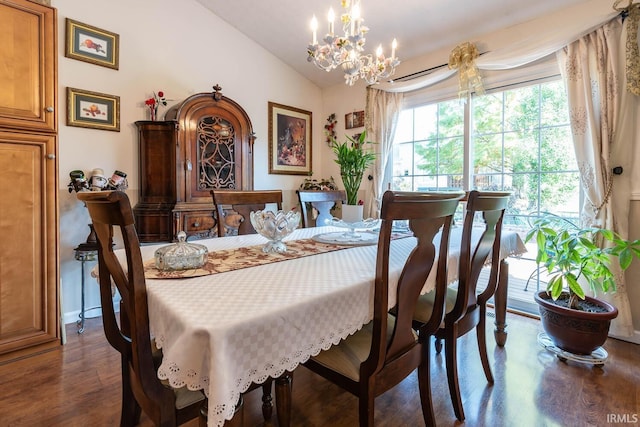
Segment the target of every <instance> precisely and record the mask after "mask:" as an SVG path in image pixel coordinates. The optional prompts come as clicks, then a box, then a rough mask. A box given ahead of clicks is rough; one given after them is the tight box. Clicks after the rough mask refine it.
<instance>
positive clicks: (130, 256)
mask: <svg viewBox="0 0 640 427" xmlns="http://www.w3.org/2000/svg"><path fill="white" fill-rule="evenodd" d="M78 199H79V200H81V201H83V202H84V203H85V204H86V206H87V209H88V210H89V215H91V220H92V221H93V228H94V229H95V232H96V235H97V240H98V268H99V281H100V299H101V303H102V304H101V305H102V321H103V327H104V332H105V335H106V337H107V340H108V341H109V343H110V344H111V346H112V347H113V348H115V349H116V350H118V352H120V355H121V369H122V413H121V417H120V425H121V426H134V425H137V424H138V423H139V421H140V413H141V412H140V411H141V410H143V411H144V412H145V414H146V415H147V416H148V417H149V418H150V419H151V420H152V421H153V422H154V423H155V425H162V426H177V425H180V424H183V423H185V422H187V421H189V420H191V419H193V418H196V417H198V416H199V415H200V407H201V406H202V405H203V404H204V403H205V396H204V394H203V393H202V391H190V390H188V389H187V388H186V387H182V388H178V389H176V388H172V387H170V386H169V385H168V384H167V383H165V382H163V381H161V380H160V379H158V375H157V369H158V367H159V366H160V362H161V361H162V354H161V351H160V350H157V349H156V348H155V345H154V344H153V341H152V339H151V335H150V331H149V313H148V307H147V289H146V284H145V278H144V267H143V261H142V257H141V254H140V243H139V241H138V236H137V234H136V230H135V227H134V220H133V213H132V211H131V205H130V203H129V198H128V197H127V195H126V194H125V193H123V192H120V191H113V192H102V191H101V192H79V193H78ZM114 228H115V229H119V231H120V234H121V235H122V240H123V242H124V250H125V253H126V258H127V269H126V271H125V270H124V269H123V268H122V266H121V264H120V261H119V260H118V258H117V257H116V255H115V254H114V251H113V237H114ZM112 283H113V285H115V287H116V288H117V289H118V292H119V293H120V296H121V302H120V322H118V320H117V316H116V312H115V309H114V305H113V300H112ZM203 422H205V421H203V420H201V424H202V423H203ZM203 425H204V424H203Z"/></svg>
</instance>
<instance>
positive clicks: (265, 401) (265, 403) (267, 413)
mask: <svg viewBox="0 0 640 427" xmlns="http://www.w3.org/2000/svg"><path fill="white" fill-rule="evenodd" d="M272 384H273V380H272V379H271V378H268V379H267V380H266V381H265V382H264V383H263V384H262V417H263V418H264V420H265V421H269V420H270V419H271V416H272V415H273V398H272V397H271V385H272Z"/></svg>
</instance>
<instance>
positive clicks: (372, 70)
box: [307, 0, 400, 86]
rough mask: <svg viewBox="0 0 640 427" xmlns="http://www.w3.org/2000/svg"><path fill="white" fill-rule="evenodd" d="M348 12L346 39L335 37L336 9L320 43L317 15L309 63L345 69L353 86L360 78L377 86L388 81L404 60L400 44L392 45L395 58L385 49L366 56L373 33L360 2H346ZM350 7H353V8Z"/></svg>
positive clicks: (344, 20) (344, 26)
mask: <svg viewBox="0 0 640 427" xmlns="http://www.w3.org/2000/svg"><path fill="white" fill-rule="evenodd" d="M342 4H343V7H344V8H345V9H346V12H345V13H343V14H342V15H341V16H340V22H342V31H343V33H344V35H343V36H336V35H335V34H334V20H335V14H334V12H333V8H330V9H329V13H328V15H327V19H328V22H329V32H328V33H327V35H326V36H325V37H324V38H323V39H322V43H318V39H317V29H318V20H317V19H316V17H315V15H314V16H313V18H312V20H311V30H312V42H311V44H310V45H309V46H308V47H307V61H309V62H313V63H314V64H315V65H316V66H317V67H318V68H320V69H322V70H325V71H327V72H328V71H331V70H333V69H335V68H338V67H340V68H342V70H343V72H344V78H345V81H346V83H347V84H348V85H350V86H351V85H353V84H354V83H355V82H356V81H357V80H358V78H362V79H363V80H366V82H367V83H369V84H374V83H377V82H378V80H379V79H385V78H388V77H390V76H391V75H393V73H394V72H395V69H396V67H397V66H398V65H399V64H400V61H399V60H398V58H397V57H396V49H397V47H398V42H397V41H396V39H393V43H392V44H391V56H390V57H388V58H385V56H384V55H383V54H382V47H380V48H379V50H378V51H377V52H376V54H375V60H374V57H373V56H372V55H364V54H363V52H364V45H365V42H366V39H365V35H366V33H367V32H368V31H369V28H367V27H366V26H365V25H363V22H364V20H363V19H362V17H361V16H360V0H353V1H352V2H351V4H349V2H346V1H343V2H342ZM349 6H350V7H349Z"/></svg>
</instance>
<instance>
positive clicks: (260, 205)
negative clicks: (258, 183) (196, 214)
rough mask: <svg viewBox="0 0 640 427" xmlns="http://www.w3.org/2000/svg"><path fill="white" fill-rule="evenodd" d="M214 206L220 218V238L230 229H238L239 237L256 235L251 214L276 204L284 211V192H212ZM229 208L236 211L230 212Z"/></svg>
mask: <svg viewBox="0 0 640 427" xmlns="http://www.w3.org/2000/svg"><path fill="white" fill-rule="evenodd" d="M211 197H213V206H214V208H215V210H216V213H217V216H218V236H219V237H223V236H226V235H227V234H232V233H229V232H228V230H227V228H229V229H232V230H233V229H237V233H238V234H239V235H242V234H255V233H256V230H255V229H254V228H253V225H251V221H250V220H249V214H250V213H251V212H252V211H258V210H263V209H264V208H265V205H267V204H276V205H277V207H278V210H281V209H282V190H260V191H238V190H211ZM229 207H230V208H231V209H232V210H233V211H235V213H233V212H231V213H230V212H229V211H228V209H229Z"/></svg>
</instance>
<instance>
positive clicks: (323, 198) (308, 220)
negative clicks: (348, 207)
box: [296, 190, 347, 228]
mask: <svg viewBox="0 0 640 427" xmlns="http://www.w3.org/2000/svg"><path fill="white" fill-rule="evenodd" d="M296 193H298V202H300V209H301V210H302V227H304V228H307V227H314V226H318V227H320V226H323V225H325V221H326V220H331V218H333V215H331V208H333V206H334V205H335V204H336V202H342V203H346V201H347V193H346V192H345V191H344V190H329V191H323V190H298V191H296ZM310 208H314V209H315V210H317V211H318V216H317V217H316V219H315V220H314V219H313V209H310Z"/></svg>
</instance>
